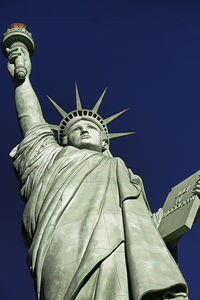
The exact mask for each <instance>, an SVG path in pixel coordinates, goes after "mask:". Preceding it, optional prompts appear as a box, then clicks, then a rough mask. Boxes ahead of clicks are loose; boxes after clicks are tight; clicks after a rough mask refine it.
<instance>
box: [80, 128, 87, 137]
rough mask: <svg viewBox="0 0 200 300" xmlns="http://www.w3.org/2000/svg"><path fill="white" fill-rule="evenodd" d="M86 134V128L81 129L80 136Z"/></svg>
mask: <svg viewBox="0 0 200 300" xmlns="http://www.w3.org/2000/svg"><path fill="white" fill-rule="evenodd" d="M86 133H89V132H88V130H87V129H86V128H82V130H81V135H82V134H86Z"/></svg>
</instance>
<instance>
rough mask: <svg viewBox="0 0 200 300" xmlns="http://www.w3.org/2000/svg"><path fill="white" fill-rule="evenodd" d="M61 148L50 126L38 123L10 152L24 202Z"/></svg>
mask: <svg viewBox="0 0 200 300" xmlns="http://www.w3.org/2000/svg"><path fill="white" fill-rule="evenodd" d="M61 149H62V147H61V146H59V145H58V143H57V141H56V140H55V138H54V134H53V132H52V130H51V129H50V128H49V126H48V125H47V124H38V125H36V126H34V127H33V128H32V129H30V130H29V131H28V132H27V134H26V136H25V138H24V139H23V140H22V142H21V143H20V144H19V145H17V146H16V147H15V148H14V149H13V150H12V151H11V152H10V157H11V158H12V159H13V166H14V169H15V173H16V176H17V178H18V179H19V181H20V196H21V198H22V200H23V201H24V202H27V201H28V199H29V197H30V193H31V191H32V190H33V189H34V187H35V186H36V185H37V184H38V182H39V181H40V178H41V176H42V174H43V173H44V171H45V170H46V168H49V167H50V165H51V164H52V163H53V161H54V159H55V157H56V155H57V153H58V152H59V151H60V150H61Z"/></svg>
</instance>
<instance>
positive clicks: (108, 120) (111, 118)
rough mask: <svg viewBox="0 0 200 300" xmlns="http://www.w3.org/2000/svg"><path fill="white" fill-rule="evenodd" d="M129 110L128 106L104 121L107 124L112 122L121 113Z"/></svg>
mask: <svg viewBox="0 0 200 300" xmlns="http://www.w3.org/2000/svg"><path fill="white" fill-rule="evenodd" d="M127 110H128V108H126V109H124V110H122V111H120V112H118V113H117V114H115V115H112V116H110V117H108V118H107V119H104V123H105V124H106V125H107V124H108V123H110V122H111V121H113V120H114V119H115V118H117V117H119V116H120V115H121V114H123V113H124V112H125V111H127Z"/></svg>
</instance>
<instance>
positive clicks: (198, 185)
mask: <svg viewBox="0 0 200 300" xmlns="http://www.w3.org/2000/svg"><path fill="white" fill-rule="evenodd" d="M193 193H194V195H197V196H199V197H200V180H198V181H197V182H196V184H195V187H194V189H193Z"/></svg>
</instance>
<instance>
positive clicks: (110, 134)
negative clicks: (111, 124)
mask: <svg viewBox="0 0 200 300" xmlns="http://www.w3.org/2000/svg"><path fill="white" fill-rule="evenodd" d="M133 133H135V131H132V132H120V133H109V134H108V137H109V139H114V138H117V137H121V136H125V135H129V134H133Z"/></svg>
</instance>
